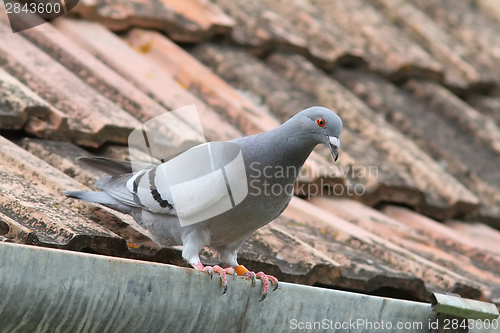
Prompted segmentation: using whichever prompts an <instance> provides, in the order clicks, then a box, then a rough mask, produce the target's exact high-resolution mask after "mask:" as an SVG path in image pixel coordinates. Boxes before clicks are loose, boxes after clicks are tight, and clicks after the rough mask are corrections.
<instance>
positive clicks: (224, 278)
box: [194, 263, 236, 295]
mask: <svg viewBox="0 0 500 333" xmlns="http://www.w3.org/2000/svg"><path fill="white" fill-rule="evenodd" d="M194 268H195V269H198V270H202V271H204V272H208V274H210V279H213V277H214V273H218V274H220V279H221V283H222V287H223V288H224V292H223V293H222V295H224V294H225V293H226V292H227V274H229V275H233V276H235V275H236V273H235V272H234V269H232V268H231V267H229V268H222V267H220V266H218V265H215V266H205V267H203V265H202V264H201V263H198V264H197V265H195V266H194Z"/></svg>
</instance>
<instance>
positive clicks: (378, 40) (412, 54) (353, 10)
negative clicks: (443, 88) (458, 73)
mask: <svg viewBox="0 0 500 333" xmlns="http://www.w3.org/2000/svg"><path fill="white" fill-rule="evenodd" d="M312 3H314V4H315V5H316V6H317V7H318V8H319V9H320V10H321V11H322V12H323V13H324V14H325V16H326V18H327V19H328V20H332V21H334V22H336V23H337V24H339V25H340V26H341V27H342V29H344V31H345V32H346V37H347V38H353V39H354V40H356V41H357V42H359V43H360V46H361V47H363V48H364V50H365V52H366V54H368V56H369V58H368V63H369V66H370V68H371V69H372V70H374V71H377V72H380V73H381V74H382V75H384V76H387V77H389V78H391V79H392V80H396V81H397V80H401V79H404V78H406V77H408V76H412V77H415V76H416V77H424V78H428V79H431V80H436V81H440V80H441V79H442V71H443V67H442V65H441V64H440V63H439V62H438V61H437V60H435V59H434V58H433V57H432V56H431V55H430V54H429V53H428V52H427V51H425V50H424V49H423V48H421V47H420V46H419V45H418V44H417V43H415V42H414V41H413V40H412V39H410V38H408V36H407V35H406V34H405V33H404V32H403V31H402V30H400V29H398V28H397V27H396V26H394V25H393V24H392V23H391V22H390V21H389V20H388V19H386V18H385V17H384V16H383V15H382V13H380V12H379V11H378V10H376V9H375V8H374V7H373V6H371V5H370V4H368V3H366V1H363V0H343V1H328V0H314V1H312Z"/></svg>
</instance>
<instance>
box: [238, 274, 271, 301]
mask: <svg viewBox="0 0 500 333" xmlns="http://www.w3.org/2000/svg"><path fill="white" fill-rule="evenodd" d="M243 276H246V277H249V278H251V279H252V285H253V286H255V279H260V280H262V298H261V299H260V301H259V302H262V301H263V300H265V299H266V296H267V293H268V291H269V281H271V283H272V284H273V286H274V288H273V291H275V290H276V289H278V279H277V278H275V277H274V276H272V275H266V274H264V273H263V272H258V273H254V272H246V273H245V274H243Z"/></svg>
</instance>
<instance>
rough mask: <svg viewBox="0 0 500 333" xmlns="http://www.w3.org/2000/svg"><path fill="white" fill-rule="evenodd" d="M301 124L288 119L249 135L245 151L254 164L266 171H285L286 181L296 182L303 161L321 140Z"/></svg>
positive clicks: (268, 172) (269, 172)
mask: <svg viewBox="0 0 500 333" xmlns="http://www.w3.org/2000/svg"><path fill="white" fill-rule="evenodd" d="M302 132H303V130H302V129H301V128H300V127H299V126H294V125H293V124H289V123H285V124H283V125H281V126H280V127H278V128H276V129H274V130H271V131H269V132H265V133H261V134H257V135H255V136H253V137H248V141H247V142H246V143H247V144H246V145H245V146H247V147H245V148H249V149H244V150H245V151H244V155H247V154H248V155H247V156H248V157H249V159H250V160H251V162H250V161H249V162H250V163H253V162H257V163H256V164H253V167H256V168H257V167H258V168H259V169H260V170H263V171H266V170H267V171H266V172H267V174H271V173H279V172H280V170H284V171H286V173H285V175H286V176H285V177H283V178H284V179H282V181H283V182H285V183H290V182H294V181H295V179H296V177H297V176H298V174H299V172H300V169H301V168H302V166H303V165H304V162H305V161H306V159H307V158H308V157H309V155H310V154H311V152H312V150H313V149H314V147H315V146H316V145H317V144H318V142H317V141H315V140H314V139H313V138H312V137H311V135H310V134H309V133H302Z"/></svg>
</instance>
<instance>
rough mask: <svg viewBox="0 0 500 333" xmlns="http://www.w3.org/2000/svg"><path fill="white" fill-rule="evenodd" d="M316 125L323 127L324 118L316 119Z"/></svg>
mask: <svg viewBox="0 0 500 333" xmlns="http://www.w3.org/2000/svg"><path fill="white" fill-rule="evenodd" d="M316 124H318V126H319V127H325V126H326V120H325V119H324V118H318V119H316Z"/></svg>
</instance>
